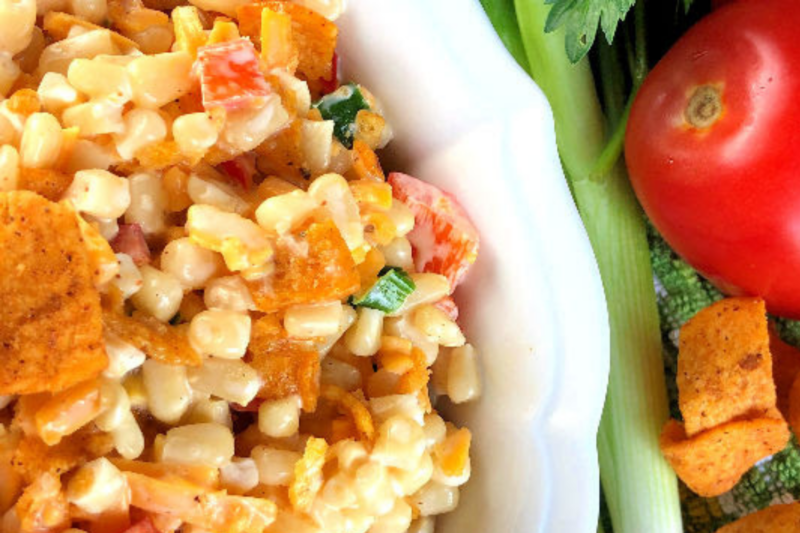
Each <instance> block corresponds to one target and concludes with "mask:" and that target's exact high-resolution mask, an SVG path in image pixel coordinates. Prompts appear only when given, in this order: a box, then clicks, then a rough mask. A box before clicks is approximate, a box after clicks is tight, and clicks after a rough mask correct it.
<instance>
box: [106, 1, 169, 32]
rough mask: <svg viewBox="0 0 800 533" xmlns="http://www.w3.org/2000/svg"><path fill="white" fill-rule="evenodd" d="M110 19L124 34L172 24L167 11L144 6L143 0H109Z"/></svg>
mask: <svg viewBox="0 0 800 533" xmlns="http://www.w3.org/2000/svg"><path fill="white" fill-rule="evenodd" d="M108 19H109V20H110V21H111V24H112V25H113V26H114V27H116V28H118V29H119V30H120V32H121V33H123V34H124V35H128V36H130V35H131V34H135V33H139V32H142V31H145V30H147V29H149V28H152V27H153V26H166V25H168V24H170V20H169V16H168V15H167V14H166V13H162V12H161V11H157V10H155V9H149V8H146V7H144V4H143V3H142V2H141V0H109V2H108Z"/></svg>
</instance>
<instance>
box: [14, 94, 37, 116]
mask: <svg viewBox="0 0 800 533" xmlns="http://www.w3.org/2000/svg"><path fill="white" fill-rule="evenodd" d="M6 106H7V107H8V110H9V111H11V112H12V113H18V114H20V115H22V116H25V117H27V116H30V115H33V114H34V113H38V112H39V111H41V110H42V104H41V103H39V94H38V93H37V92H36V91H34V90H33V89H20V90H18V91H16V92H15V93H14V94H12V95H11V96H10V97H9V98H8V101H7V103H6Z"/></svg>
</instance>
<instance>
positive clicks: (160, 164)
mask: <svg viewBox="0 0 800 533" xmlns="http://www.w3.org/2000/svg"><path fill="white" fill-rule="evenodd" d="M136 159H137V160H138V161H139V164H140V165H142V166H143V167H147V168H150V169H154V170H158V169H162V168H166V167H172V166H175V165H179V164H181V163H186V161H185V158H184V156H183V154H182V153H181V150H180V148H178V143H176V142H175V141H159V142H157V143H153V144H148V145H147V146H145V147H144V148H142V149H141V150H139V151H138V152H136Z"/></svg>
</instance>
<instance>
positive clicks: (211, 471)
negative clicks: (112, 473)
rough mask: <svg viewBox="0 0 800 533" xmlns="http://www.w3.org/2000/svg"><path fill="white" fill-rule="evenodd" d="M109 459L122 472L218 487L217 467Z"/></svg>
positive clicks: (213, 488) (211, 487)
mask: <svg viewBox="0 0 800 533" xmlns="http://www.w3.org/2000/svg"><path fill="white" fill-rule="evenodd" d="M110 460H111V462H112V463H114V466H116V467H117V468H119V469H120V470H121V471H123V472H134V473H136V474H141V475H143V476H148V477H152V478H156V479H162V480H165V481H169V480H170V479H182V480H184V481H188V482H189V483H194V484H195V485H197V486H199V487H203V488H205V489H209V490H217V489H218V488H219V469H218V468H214V467H211V466H197V465H181V464H171V463H148V462H145V461H131V460H128V459H120V458H116V457H115V458H111V459H110Z"/></svg>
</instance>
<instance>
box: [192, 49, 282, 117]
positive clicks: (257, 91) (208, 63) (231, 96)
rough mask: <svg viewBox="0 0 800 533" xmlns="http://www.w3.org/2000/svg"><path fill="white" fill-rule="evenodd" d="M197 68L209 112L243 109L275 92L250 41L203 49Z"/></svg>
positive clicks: (200, 52) (205, 105)
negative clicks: (221, 109)
mask: <svg viewBox="0 0 800 533" xmlns="http://www.w3.org/2000/svg"><path fill="white" fill-rule="evenodd" d="M197 64H198V65H199V75H200V89H201V92H202V95H203V107H205V108H206V110H210V109H213V108H214V107H220V106H221V107H225V108H226V109H229V110H235V109H240V108H242V107H247V106H249V105H251V104H252V103H253V102H254V101H256V100H257V99H259V98H265V97H267V96H269V94H270V93H271V92H272V89H271V88H270V86H269V83H267V80H266V79H265V78H264V74H263V73H262V72H261V67H260V63H259V57H258V52H257V51H256V49H255V47H254V46H253V43H251V42H250V41H249V40H248V39H245V38H242V39H237V40H235V41H225V42H222V43H217V44H212V45H208V46H203V47H200V49H199V50H198V52H197Z"/></svg>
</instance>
